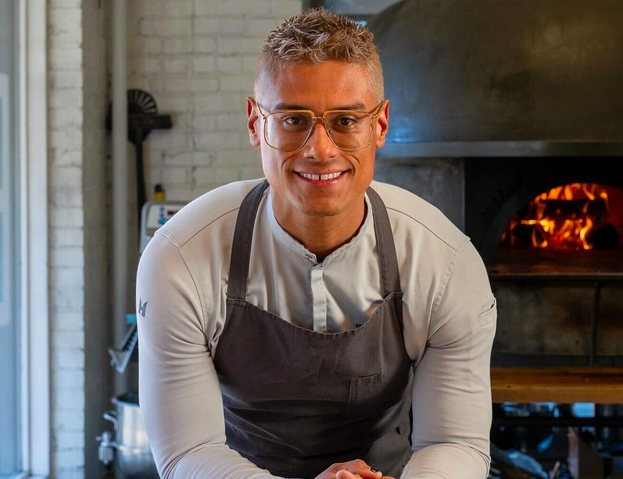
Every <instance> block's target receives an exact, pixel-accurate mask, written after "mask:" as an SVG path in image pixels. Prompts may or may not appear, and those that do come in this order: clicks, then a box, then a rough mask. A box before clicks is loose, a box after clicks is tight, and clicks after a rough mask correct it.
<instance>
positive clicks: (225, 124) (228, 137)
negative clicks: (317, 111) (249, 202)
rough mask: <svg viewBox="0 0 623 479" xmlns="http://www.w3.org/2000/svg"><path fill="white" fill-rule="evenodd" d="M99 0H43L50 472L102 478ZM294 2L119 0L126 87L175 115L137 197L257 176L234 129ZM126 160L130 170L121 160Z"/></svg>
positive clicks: (107, 31) (105, 321)
mask: <svg viewBox="0 0 623 479" xmlns="http://www.w3.org/2000/svg"><path fill="white" fill-rule="evenodd" d="M110 9H111V2H106V1H105V0H49V2H48V15H47V16H48V121H49V132H48V134H49V151H48V161H49V205H50V210H49V211H50V213H49V234H50V264H49V277H50V318H51V325H50V328H51V341H52V344H51V348H52V358H51V368H52V376H51V384H52V447H53V457H52V467H53V471H52V478H56V479H85V478H89V479H91V478H93V479H97V478H98V477H101V468H100V464H99V463H98V461H97V444H96V443H95V435H97V434H99V433H100V432H101V431H102V430H103V429H104V428H105V427H106V428H108V429H109V428H110V427H109V426H107V425H105V424H104V423H103V420H102V413H103V412H104V410H106V409H110V403H109V399H110V397H111V395H112V389H111V388H112V386H111V383H112V370H111V368H110V367H109V366H108V360H107V352H106V348H107V347H108V346H110V345H111V344H112V337H111V331H112V320H111V318H110V315H109V312H110V304H109V300H108V296H109V294H108V291H109V288H110V285H109V275H108V270H109V268H110V260H111V259H112V255H111V254H110V253H109V252H108V250H109V243H110V242H109V238H110V222H109V221H110V211H109V205H110V201H109V199H107V195H108V194H109V193H110V185H109V181H107V178H110V168H111V165H110V162H109V158H108V156H107V153H106V152H107V151H109V148H108V147H109V143H108V142H109V137H108V140H107V137H106V135H105V131H104V119H105V114H106V109H107V105H108V102H109V100H110V99H109V92H108V86H107V81H108V82H109V81H110V69H111V62H112V61H114V59H110V48H109V47H110V42H111V41H112V40H111V38H110V35H111V30H112V28H111V23H110V20H111V19H110ZM300 9H301V2H300V0H128V16H127V24H128V88H139V89H143V90H146V91H148V92H149V93H151V94H152V95H153V96H154V97H155V99H156V101H157V104H158V108H159V111H160V112H161V113H168V114H171V115H172V119H173V125H174V126H173V129H171V130H166V131H154V132H152V133H151V134H150V136H149V137H148V139H147V141H146V142H145V145H144V147H145V148H144V155H145V163H146V168H145V171H146V180H147V185H148V199H153V185H154V184H156V183H161V184H163V185H164V187H165V189H166V192H167V199H169V200H181V201H189V200H192V199H193V198H195V197H197V196H200V195H201V194H203V193H205V192H206V191H208V190H210V189H213V188H216V187H218V186H220V185H223V184H225V183H229V182H231V181H236V180H240V179H248V178H254V177H259V176H262V169H261V164H260V156H259V150H258V149H255V148H253V147H251V146H250V145H249V140H248V136H247V133H246V128H245V123H246V121H245V120H246V114H245V99H246V97H247V96H248V95H251V94H252V90H253V76H254V69H255V61H256V58H257V55H258V53H259V51H260V49H261V46H262V44H263V41H264V39H265V38H266V36H267V35H268V33H269V32H270V30H272V29H273V28H275V27H277V26H278V25H279V23H281V21H282V20H283V19H284V18H288V17H290V16H291V15H294V14H296V13H298V12H299V11H300ZM107 56H108V58H107ZM133 158H134V156H133V152H132V150H130V155H129V159H130V161H133ZM128 171H129V177H128V181H129V182H130V183H132V182H134V181H135V178H134V176H133V174H132V172H133V167H132V165H129V168H128ZM130 191H131V192H132V191H133V188H132V187H131V188H130ZM135 203H136V200H135V199H134V198H130V204H129V205H128V207H129V208H131V209H134V207H135ZM134 221H135V219H134ZM131 228H135V226H133V225H131ZM133 240H134V238H133V235H130V243H131V244H134V243H135V242H134V241H133ZM131 251H132V249H131ZM134 259H136V258H134ZM134 270H135V264H133V265H132V266H131V267H130V273H129V277H128V298H132V297H133V288H134V283H133V281H134V277H133V276H134V275H133V273H134ZM129 304H132V300H131V299H130V300H129ZM85 351H86V352H87V353H88V354H85Z"/></svg>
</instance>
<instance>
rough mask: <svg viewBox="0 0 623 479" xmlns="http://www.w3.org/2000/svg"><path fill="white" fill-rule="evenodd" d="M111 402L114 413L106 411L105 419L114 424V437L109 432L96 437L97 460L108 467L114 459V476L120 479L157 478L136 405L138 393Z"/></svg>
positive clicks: (141, 418)
mask: <svg viewBox="0 0 623 479" xmlns="http://www.w3.org/2000/svg"><path fill="white" fill-rule="evenodd" d="M112 402H113V404H114V405H115V406H116V407H117V410H116V411H107V412H106V413H104V418H105V419H107V420H108V421H111V422H112V423H113V424H114V426H115V438H114V439H113V438H112V434H111V433H110V432H109V431H106V432H104V433H103V434H102V436H100V437H98V438H97V439H98V440H99V441H100V448H99V458H100V461H102V462H103V463H104V464H105V465H108V464H110V463H111V462H112V461H113V460H114V461H115V476H116V477H117V478H119V479H134V478H136V479H138V478H140V479H152V478H153V479H158V478H159V476H158V471H157V469H156V464H155V463H154V458H153V455H152V453H151V448H150V447H149V442H148V441H147V434H146V433H145V427H144V426H143V416H142V415H141V410H140V409H139V405H138V394H135V393H126V394H122V395H120V396H116V397H114V398H112ZM115 451H116V452H115Z"/></svg>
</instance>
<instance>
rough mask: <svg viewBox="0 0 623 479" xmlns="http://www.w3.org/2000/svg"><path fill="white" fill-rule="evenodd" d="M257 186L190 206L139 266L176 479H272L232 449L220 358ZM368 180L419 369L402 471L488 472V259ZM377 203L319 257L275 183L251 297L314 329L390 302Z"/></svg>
mask: <svg viewBox="0 0 623 479" xmlns="http://www.w3.org/2000/svg"><path fill="white" fill-rule="evenodd" d="M260 181H262V180H261V179H258V180H250V181H242V182H237V183H232V184H229V185H226V186H224V187H221V188H218V189H216V190H213V191H210V192H209V193H206V194H205V195H203V196H201V197H200V198H198V199H197V200H195V201H193V202H191V203H190V204H188V205H187V206H186V207H184V208H183V209H182V210H181V211H180V212H178V213H177V214H176V215H175V216H174V217H173V218H172V219H171V220H170V221H169V222H168V223H167V224H166V225H164V226H163V227H162V228H160V230H158V232H157V233H156V235H155V236H154V238H153V239H152V240H151V242H150V243H149V245H148V247H147V249H146V250H145V252H144V253H143V256H142V258H141V261H140V264H139V269H138V278H137V297H136V304H137V309H138V308H139V305H140V306H142V309H141V311H139V314H138V315H137V316H138V331H139V398H140V404H141V411H142V414H143V418H144V423H145V428H146V431H147V434H148V437H149V442H150V444H151V448H152V452H153V454H154V458H155V461H156V465H157V467H158V470H159V472H160V475H161V477H163V478H165V479H195V478H196V479H199V478H201V479H217V478H218V479H243V478H245V479H251V478H262V479H264V478H272V477H274V476H271V475H270V474H269V473H268V472H267V471H265V470H263V469H260V468H258V467H256V466H255V465H254V464H252V463H251V462H249V461H248V460H246V459H244V458H242V457H241V456H240V455H239V454H238V453H237V452H236V451H234V450H233V449H230V448H229V447H228V446H227V445H226V444H225V424H224V415H223V404H222V399H221V392H220V388H219V380H218V376H217V373H216V370H215V368H214V364H213V361H212V358H213V356H214V354H215V351H216V349H217V348H218V341H219V337H220V335H221V333H222V331H223V326H224V323H225V305H226V290H227V279H228V270H229V262H230V257H231V246H232V240H233V234H234V227H235V223H236V217H237V213H238V209H239V207H240V204H241V202H242V200H243V199H244V197H245V196H246V194H247V193H248V192H249V191H250V190H251V189H252V188H253V187H254V186H255V185H257V183H258V182H260ZM371 186H372V188H374V189H375V191H376V192H377V193H378V194H379V195H380V196H381V198H382V199H383V202H384V203H385V206H386V207H387V210H388V214H389V219H390V223H391V227H392V233H393V235H394V242H395V245H396V253H397V256H398V266H399V270H400V282H401V289H402V291H403V294H404V295H403V314H404V341H405V347H406V350H407V353H408V354H409V357H410V358H411V359H412V360H413V362H414V365H415V382H414V386H413V424H414V427H413V433H412V442H413V451H414V452H413V455H412V457H411V459H410V461H409V463H408V464H407V466H406V467H405V469H404V471H403V473H402V476H401V477H402V478H405V479H406V478H418V479H420V478H426V479H428V478H430V479H439V478H443V479H484V478H486V477H487V474H488V470H489V463H490V456H489V430H490V427H491V387H490V375H489V367H490V357H491V347H492V343H493V337H494V335H495V329H496V316H497V309H496V301H495V297H494V296H493V293H492V292H491V288H490V284H489V279H488V276H487V273H486V270H485V267H484V264H483V262H482V259H481V257H480V255H479V254H478V252H477V251H476V249H475V248H474V246H473V245H472V244H471V242H470V241H469V238H468V237H467V236H465V235H464V234H463V233H462V232H461V231H460V230H459V229H458V228H456V227H455V226H454V225H453V224H452V223H451V222H450V221H449V220H448V219H447V218H446V217H445V216H444V215H443V214H442V213H441V212H440V211H439V210H438V209H437V208H435V207H434V206H432V205H431V204H429V203H427V202H426V201H424V200H422V199H421V198H419V197H418V196H416V195H414V194H412V193H410V192H408V191H405V190H403V189H400V188H398V187H395V186H391V185H388V184H384V183H379V182H376V181H373V182H372V185H371ZM366 202H367V205H368V208H367V214H366V218H365V220H364V224H363V225H362V227H361V228H360V230H359V231H358V233H357V235H356V236H355V237H354V238H352V239H351V241H350V242H349V243H347V244H346V245H344V246H342V247H340V248H339V249H338V250H336V251H334V252H333V253H331V254H330V255H329V256H327V257H326V258H325V260H324V261H323V262H322V263H318V262H317V259H316V257H315V255H314V254H312V253H311V252H309V251H308V250H307V249H306V248H305V247H303V246H302V245H301V244H300V243H299V242H298V241H296V240H295V239H294V238H293V237H291V236H290V235H289V234H288V233H287V232H286V231H285V230H283V229H282V228H281V226H280V225H279V223H278V222H277V221H276V219H275V217H274V214H273V210H272V201H271V194H270V188H268V189H267V192H266V193H265V194H264V197H263V199H262V202H261V204H260V208H259V210H258V213H257V218H256V224H255V232H254V237H253V245H252V251H251V263H250V265H251V267H250V272H249V279H248V290H247V301H248V302H250V303H252V304H254V305H256V306H258V307H260V308H262V309H265V310H268V311H270V312H272V313H274V314H276V315H278V316H280V317H281V318H283V319H284V320H286V321H289V322H292V323H295V324H297V325H298V326H301V327H305V328H308V329H313V330H314V331H321V332H337V331H341V330H347V329H352V328H355V327H357V325H359V324H363V323H365V321H366V320H367V318H368V317H369V316H370V315H371V314H372V312H373V311H374V309H376V307H377V306H378V305H379V304H380V303H381V302H382V300H383V298H382V292H381V285H380V277H379V265H378V255H377V251H376V240H375V235H374V225H373V223H372V217H371V216H372V208H371V206H370V204H369V200H368V198H367V197H366ZM145 303H146V304H147V305H146V306H145ZM141 312H144V313H145V315H144V316H143V315H142V314H141ZM353 459H356V458H353ZM329 466H330V464H327V467H329Z"/></svg>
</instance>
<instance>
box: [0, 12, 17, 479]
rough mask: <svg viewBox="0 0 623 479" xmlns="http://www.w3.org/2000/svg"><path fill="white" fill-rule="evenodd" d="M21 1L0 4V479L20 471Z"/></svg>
mask: <svg viewBox="0 0 623 479" xmlns="http://www.w3.org/2000/svg"><path fill="white" fill-rule="evenodd" d="M15 18H17V12H16V2H14V1H8V2H7V1H3V2H1V3H0V391H1V392H0V478H4V477H11V476H12V475H14V474H15V473H17V472H18V471H19V470H20V465H21V457H20V452H21V447H20V442H21V438H20V430H21V425H20V424H19V420H20V416H21V414H20V404H21V401H20V394H19V392H20V371H19V365H20V360H19V354H20V348H19V344H20V322H19V311H18V303H19V289H18V286H19V284H20V282H19V278H18V267H19V264H18V259H19V248H18V244H19V238H18V233H19V227H18V216H19V215H18V213H19V211H18V202H17V197H18V196H17V187H18V182H17V173H18V170H19V168H18V163H17V161H16V159H17V150H18V148H17V139H18V137H17V126H18V121H17V114H16V112H17V98H18V95H17V81H16V77H17V72H18V69H17V67H16V66H17V65H16V64H17V57H18V55H17V42H16V31H15V25H16V22H15V21H14V19H15Z"/></svg>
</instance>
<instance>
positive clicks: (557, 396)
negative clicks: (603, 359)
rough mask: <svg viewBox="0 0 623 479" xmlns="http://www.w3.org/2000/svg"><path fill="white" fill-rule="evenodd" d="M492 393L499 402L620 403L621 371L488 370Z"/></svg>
mask: <svg viewBox="0 0 623 479" xmlns="http://www.w3.org/2000/svg"><path fill="white" fill-rule="evenodd" d="M491 394H492V399H493V402H494V403H502V402H507V401H508V402H518V403H530V402H556V403H565V404H568V403H576V402H592V403H597V404H621V403H623V369H620V368H491Z"/></svg>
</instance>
